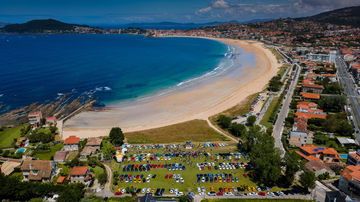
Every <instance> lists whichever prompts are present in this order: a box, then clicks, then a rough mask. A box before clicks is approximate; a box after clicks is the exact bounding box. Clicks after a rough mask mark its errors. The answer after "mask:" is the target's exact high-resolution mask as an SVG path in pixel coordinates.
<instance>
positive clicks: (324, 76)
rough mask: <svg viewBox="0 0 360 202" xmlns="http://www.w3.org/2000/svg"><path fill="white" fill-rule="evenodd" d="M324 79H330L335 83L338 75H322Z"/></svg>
mask: <svg viewBox="0 0 360 202" xmlns="http://www.w3.org/2000/svg"><path fill="white" fill-rule="evenodd" d="M321 77H322V78H329V80H330V81H331V82H333V83H335V82H337V79H336V75H335V74H322V75H321Z"/></svg>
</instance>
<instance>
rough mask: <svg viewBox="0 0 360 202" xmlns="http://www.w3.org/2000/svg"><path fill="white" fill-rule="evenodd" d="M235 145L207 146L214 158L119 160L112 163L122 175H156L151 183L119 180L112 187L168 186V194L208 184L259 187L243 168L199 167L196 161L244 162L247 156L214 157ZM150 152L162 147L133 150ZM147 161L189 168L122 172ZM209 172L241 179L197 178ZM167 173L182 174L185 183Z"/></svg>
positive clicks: (214, 185) (166, 192)
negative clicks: (221, 180) (231, 157)
mask: <svg viewBox="0 0 360 202" xmlns="http://www.w3.org/2000/svg"><path fill="white" fill-rule="evenodd" d="M234 148H235V147H234V146H232V145H230V146H229V147H227V148H226V147H218V148H206V151H207V152H209V153H211V154H212V155H211V157H205V156H203V155H202V156H200V157H196V158H193V157H190V158H183V157H172V159H171V160H166V161H148V162H139V161H138V162H134V161H125V162H122V163H121V164H120V163H116V162H113V163H112V165H111V167H112V170H113V171H114V173H115V172H116V173H118V174H119V175H121V174H127V175H129V174H131V175H141V174H142V175H144V177H145V178H146V177H147V175H148V174H152V175H154V174H156V178H155V179H153V178H151V179H150V183H126V182H122V183H121V182H120V181H119V182H118V185H117V186H114V187H113V190H114V191H115V190H118V188H120V189H123V188H126V187H131V186H133V187H135V188H154V189H155V188H165V190H166V191H165V194H169V193H170V192H169V189H170V188H177V189H179V191H183V192H184V193H187V192H190V191H194V192H196V193H197V187H205V188H206V189H207V191H210V187H214V188H215V189H216V191H218V188H219V187H223V188H230V187H239V186H241V185H247V186H256V184H255V183H254V182H252V181H251V179H250V178H249V177H244V176H243V174H244V173H247V172H246V171H245V170H244V169H242V168H240V169H235V170H215V169H214V167H212V169H211V170H208V169H205V170H202V171H200V170H199V169H198V167H197V166H196V163H201V162H214V163H215V164H216V165H217V164H218V163H217V162H245V159H243V158H241V159H240V160H239V161H235V160H230V161H228V160H223V159H220V160H217V159H216V157H215V153H218V152H231V151H232V152H233V151H234ZM149 151H152V153H161V151H160V150H147V151H144V150H141V151H140V150H139V151H138V150H131V151H130V153H131V154H134V153H147V152H149ZM163 152H164V150H162V153H163ZM145 163H149V164H171V163H182V164H183V165H185V167H186V170H183V171H169V170H168V169H166V168H152V169H151V170H150V171H148V172H123V171H122V168H123V166H124V165H136V164H145ZM207 173H213V174H215V173H219V174H222V173H224V174H225V173H226V174H232V175H233V176H234V177H238V178H239V182H238V183H236V182H234V183H231V182H230V183H209V182H208V183H201V182H200V183H198V182H197V177H196V174H207ZM166 174H181V177H182V178H183V179H184V183H180V182H179V183H177V182H176V181H175V179H165V175H166Z"/></svg>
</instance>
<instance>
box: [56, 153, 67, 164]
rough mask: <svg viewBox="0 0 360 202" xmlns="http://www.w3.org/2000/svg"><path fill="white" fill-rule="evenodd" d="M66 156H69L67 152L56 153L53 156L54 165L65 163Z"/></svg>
mask: <svg viewBox="0 0 360 202" xmlns="http://www.w3.org/2000/svg"><path fill="white" fill-rule="evenodd" d="M68 154H69V152H68V151H57V152H55V154H54V161H55V162H56V163H65V160H66V158H67V156H68Z"/></svg>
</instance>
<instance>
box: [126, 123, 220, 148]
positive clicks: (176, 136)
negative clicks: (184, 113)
mask: <svg viewBox="0 0 360 202" xmlns="http://www.w3.org/2000/svg"><path fill="white" fill-rule="evenodd" d="M125 137H126V139H127V141H128V143H131V144H146V143H154V144H155V143H173V142H184V141H188V140H189V141H193V142H207V141H225V140H227V139H226V138H225V137H224V136H223V135H221V134H219V133H218V132H216V131H215V130H214V129H212V128H211V127H210V126H209V125H208V124H207V122H206V121H205V120H192V121H187V122H183V123H179V124H174V125H170V126H165V127H161V128H155V129H150V130H144V131H138V132H131V133H126V134H125Z"/></svg>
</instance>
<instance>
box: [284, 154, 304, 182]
mask: <svg viewBox="0 0 360 202" xmlns="http://www.w3.org/2000/svg"><path fill="white" fill-rule="evenodd" d="M284 165H285V167H286V171H285V175H284V181H283V183H284V185H285V186H287V187H289V186H291V185H292V183H293V181H294V179H295V173H296V172H297V171H299V170H300V165H301V159H300V158H299V155H297V154H296V153H295V152H293V151H292V152H287V153H286V154H285V157H284Z"/></svg>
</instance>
